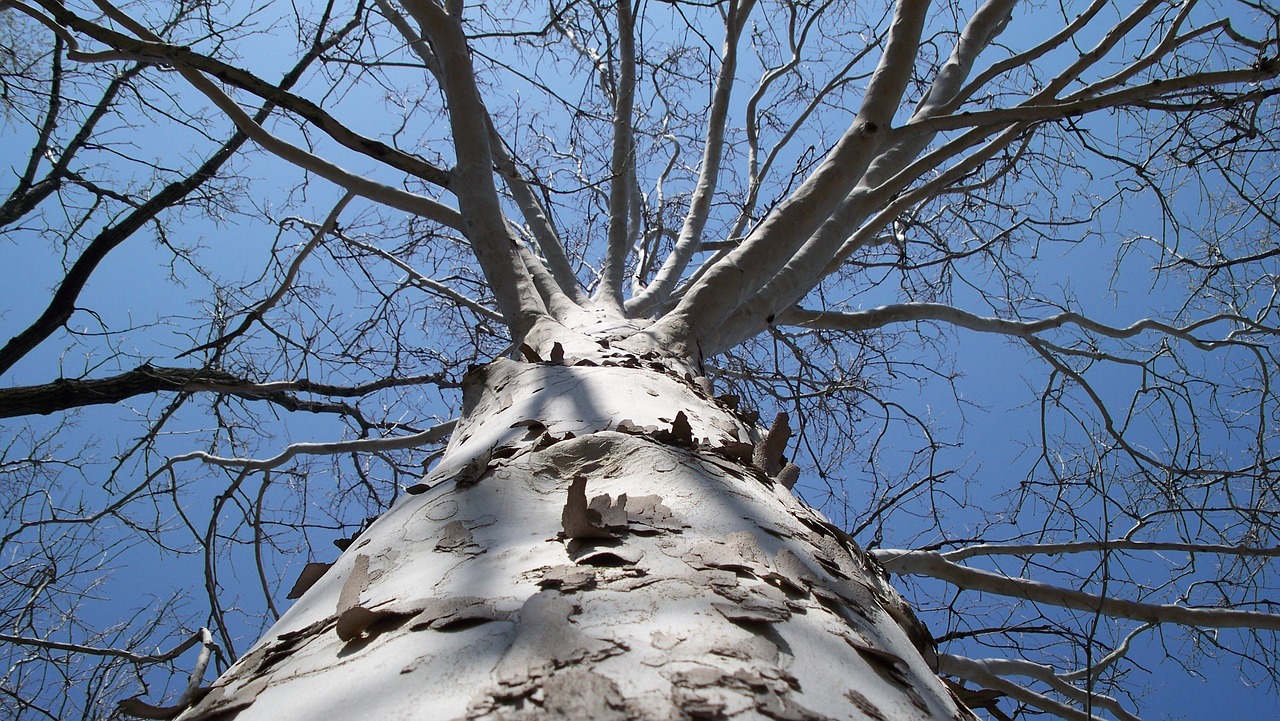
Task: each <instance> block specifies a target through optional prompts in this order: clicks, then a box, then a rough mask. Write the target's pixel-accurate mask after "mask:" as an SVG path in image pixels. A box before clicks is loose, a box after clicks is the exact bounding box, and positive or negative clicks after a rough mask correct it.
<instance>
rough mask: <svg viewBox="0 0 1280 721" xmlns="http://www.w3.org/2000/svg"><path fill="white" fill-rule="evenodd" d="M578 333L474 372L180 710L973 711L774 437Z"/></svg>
mask: <svg viewBox="0 0 1280 721" xmlns="http://www.w3.org/2000/svg"><path fill="white" fill-rule="evenodd" d="M592 345H593V347H594V350H595V352H594V353H593V354H591V353H587V355H593V356H594V357H593V359H592V360H590V361H582V360H580V358H581V357H582V355H583V354H575V355H576V356H577V357H573V358H565V357H564V356H565V352H564V350H563V346H561V345H559V344H556V346H554V347H553V348H552V349H550V350H548V349H545V348H544V349H543V352H544V354H545V355H546V356H547V357H548V358H549V360H547V361H541V360H538V358H539V356H538V354H537V353H535V352H534V351H533V350H532V349H528V348H527V347H526V356H527V357H528V358H529V359H530V360H529V362H518V361H512V360H499V361H496V362H494V363H492V364H490V365H488V366H485V367H483V368H480V369H477V370H475V371H473V372H472V373H471V374H469V375H468V377H467V378H466V381H465V391H464V410H463V418H462V421H461V423H460V424H459V427H458V429H457V431H456V432H455V434H454V438H453V441H452V442H451V444H450V447H449V448H448V450H447V453H446V455H445V457H444V459H443V460H442V462H441V464H440V466H439V467H438V468H437V469H435V470H434V471H433V472H432V473H431V474H430V475H429V476H428V477H427V478H426V479H425V480H424V483H423V484H420V485H419V486H415V487H414V488H412V489H410V491H411V492H414V491H417V493H415V494H414V495H410V496H409V497H407V498H406V499H405V500H404V501H403V502H401V503H400V504H399V505H397V506H396V507H395V508H393V509H392V510H391V511H389V512H388V513H386V514H385V515H384V516H383V517H381V518H379V519H378V520H377V521H375V522H374V523H373V524H372V525H371V526H370V527H369V528H368V529H367V530H365V531H364V532H363V533H362V534H361V535H360V536H359V537H358V538H357V539H356V540H355V541H354V543H352V545H351V546H350V547H349V548H348V549H347V550H346V552H345V553H344V554H343V556H342V557H341V558H340V559H339V560H338V562H337V563H335V564H334V565H333V567H332V568H330V569H329V570H328V571H327V572H326V573H325V574H324V575H323V576H322V577H321V578H320V579H319V580H318V581H317V582H316V583H315V585H314V586H312V587H311V588H310V590H309V591H307V592H306V593H305V594H304V595H303V597H302V598H301V599H300V600H299V601H298V602H297V603H296V604H295V605H294V606H293V607H292V608H291V609H290V610H289V611H288V612H287V613H286V614H285V615H284V617H283V618H281V619H280V621H279V623H277V624H276V625H275V627H274V628H272V629H271V631H270V632H269V633H268V634H267V635H266V637H265V638H264V639H263V640H261V641H260V642H259V643H258V644H257V645H256V646H255V647H254V649H253V650H252V651H251V652H250V653H248V654H247V655H246V656H245V657H244V658H242V659H240V660H239V661H238V662H237V663H236V664H235V665H234V666H233V667H232V668H231V669H230V670H229V671H228V672H227V673H226V674H224V675H223V676H222V678H221V679H219V680H218V681H217V683H216V684H215V685H214V687H213V689H212V690H211V691H210V692H209V693H208V694H207V695H206V696H204V697H203V699H202V700H201V701H200V702H199V703H198V704H197V705H195V706H194V707H192V708H191V709H188V711H187V712H186V714H185V715H184V716H183V718H184V719H189V720H195V719H213V718H217V719H220V720H222V719H230V718H236V719H238V721H248V720H249V719H270V720H271V721H281V720H283V719H295V718H296V719H308V720H310V721H314V720H315V719H410V718H413V719H418V718H421V719H463V718H466V719H535V718H536V719H654V720H655V721H656V720H665V719H717V718H725V719H729V718H732V719H750V718H772V719H828V718H831V719H877V720H879V721H888V720H896V719H969V718H973V716H972V714H971V713H970V712H969V711H968V710H967V709H965V708H964V707H963V706H962V705H961V704H959V703H958V702H957V701H955V700H954V698H953V697H952V696H951V695H950V693H949V692H948V691H947V690H946V688H945V687H944V685H943V684H942V683H941V682H940V681H939V679H938V678H937V676H936V675H935V674H934V673H933V671H931V670H930V659H931V658H932V656H931V654H932V650H931V649H930V648H929V645H928V642H927V640H926V638H927V634H926V633H924V632H923V629H922V628H921V627H920V626H919V624H918V622H916V621H915V619H914V617H913V616H912V615H911V613H910V611H908V610H906V606H905V604H903V602H902V600H901V598H900V597H899V596H898V595H897V594H896V592H894V591H893V590H892V588H890V587H889V585H888V584H887V583H886V581H885V580H884V578H883V577H882V576H881V575H880V573H879V572H878V571H877V570H876V569H875V568H874V567H872V565H871V564H870V562H869V561H868V560H867V558H866V557H865V556H864V555H863V554H862V552H861V551H860V550H859V549H858V548H857V546H856V545H855V544H853V542H852V540H851V539H850V538H849V537H848V536H847V535H846V534H844V533H843V532H841V531H840V530H838V529H837V528H835V527H834V526H832V525H831V524H830V523H829V522H827V521H826V520H825V519H823V518H822V517H821V515H819V514H818V513H817V512H815V511H814V510H812V509H810V508H809V507H807V506H805V505H804V504H803V503H801V502H800V501H799V500H797V499H796V498H795V497H794V496H793V495H792V494H791V492H790V490H788V487H787V485H788V484H787V483H786V481H787V480H788V479H787V478H786V477H787V476H788V475H789V474H790V473H791V472H792V471H791V469H789V468H788V469H787V470H786V471H783V472H781V473H778V467H779V466H784V465H785V464H784V463H783V462H782V461H781V459H780V451H779V450H777V447H778V444H777V443H776V441H777V440H778V437H779V434H778V433H774V434H773V440H772V441H767V440H766V439H765V438H762V437H761V434H760V433H759V432H758V431H756V430H755V429H754V428H753V426H752V425H751V424H750V423H749V422H748V421H747V419H746V418H745V417H743V416H741V415H739V414H738V413H737V411H736V410H734V409H733V408H732V403H729V402H725V401H720V400H716V399H713V398H711V397H710V396H709V395H708V394H707V393H706V392H705V391H704V390H703V389H702V388H701V387H700V385H699V383H698V382H697V381H698V379H695V378H693V376H692V374H689V373H682V372H681V368H680V367H679V364H678V363H675V362H672V361H670V360H669V359H667V360H662V359H660V358H659V357H658V354H656V353H647V354H641V355H636V354H633V353H623V352H621V351H617V350H613V351H611V350H608V349H605V350H601V348H600V346H596V345H594V344H592ZM601 345H604V344H601ZM579 350H580V349H579ZM784 423H785V421H784ZM753 454H754V459H753ZM770 473H776V475H775V476H773V477H771V475H770ZM913 639H914V641H913Z"/></svg>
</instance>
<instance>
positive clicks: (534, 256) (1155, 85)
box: [0, 0, 1280, 719]
mask: <svg viewBox="0 0 1280 721" xmlns="http://www.w3.org/2000/svg"><path fill="white" fill-rule="evenodd" d="M1278 56H1280V9H1277V8H1276V7H1274V6H1273V5H1272V4H1271V3H1268V2H1254V1H1251V0H1198V1H1197V0H1183V1H1181V2H1173V1H1170V0H1146V1H1144V2H1135V3H1116V2H1109V1H1107V0H1093V1H1092V2H1068V1H1064V2H1061V3H1047V2H1018V1H1017V0H986V1H985V2H978V1H976V0H935V1H934V2H928V1H926V0H900V1H899V2H896V3H895V2H887V1H886V2H875V3H868V2H852V0H814V1H809V2H799V1H796V0H791V1H775V0H767V1H766V0H723V1H720V2H695V1H686V0H668V1H664V2H639V3H633V2H630V0H618V1H616V2H612V3H609V2H603V1H602V0H580V1H574V2H562V1H561V0H552V1H551V2H550V3H548V4H546V5H539V4H531V3H523V2H486V3H465V2H463V1H462V0H445V2H443V3H438V2H435V1H433V0H399V1H398V2H392V1H391V0H373V2H366V1H365V0H357V1H356V2H354V3H349V2H344V3H338V2H329V3H324V4H316V5H314V6H310V5H307V4H297V5H295V4H281V3H255V2H240V1H239V0H228V1H227V2H212V1H186V0H176V1H174V2H168V3H152V2H134V3H129V4H122V5H113V4H111V3H110V2H108V0H86V1H84V2H80V1H66V2H60V1H59V0H0V110H2V112H3V119H4V125H3V128H4V130H3V133H4V135H3V137H4V143H3V148H4V149H3V150H2V151H0V158H2V159H3V161H4V166H5V168H6V169H7V172H6V174H5V176H4V180H3V183H2V184H0V194H2V195H3V199H2V200H0V238H2V241H3V245H2V246H0V247H3V252H4V253H5V255H6V257H7V258H8V262H7V263H5V265H4V267H3V268H0V274H3V275H0V279H3V283H4V287H5V289H6V290H5V298H6V300H5V303H4V306H3V308H4V310H3V312H2V313H0V319H2V322H3V328H0V342H3V347H0V373H3V374H4V384H3V385H4V387H3V389H0V417H4V418H5V419H6V421H5V425H4V433H3V434H2V435H0V441H3V443H0V448H3V453H2V455H0V505H2V507H3V509H4V519H5V520H4V524H3V527H2V528H3V530H2V531H0V574H2V575H0V579H3V583H0V642H3V645H0V648H3V652H2V653H3V659H4V663H3V664H0V666H3V667H5V668H7V669H8V670H7V671H6V673H5V675H4V676H2V677H0V699H3V700H0V709H4V710H6V711H8V712H9V715H10V716H11V717H13V718H18V719H27V718H40V717H49V718H62V717H68V716H72V715H77V714H81V713H83V714H85V715H86V716H90V717H98V716H107V715H110V714H111V713H113V712H114V711H113V709H115V704H116V702H117V701H118V700H120V699H121V698H124V697H129V696H145V697H147V698H161V697H165V696H166V694H168V697H169V698H170V699H171V700H172V699H173V698H176V697H177V696H179V695H180V694H182V693H183V689H184V688H187V676H188V675H189V674H190V672H191V668H192V666H193V665H195V664H196V662H194V661H192V656H193V655H195V652H193V651H191V649H194V648H196V647H197V646H198V647H200V648H202V649H203V652H202V654H201V659H202V661H201V662H200V663H201V664H204V663H209V664H211V665H212V666H213V667H215V668H223V667H225V666H226V664H227V663H229V662H230V661H231V660H233V659H234V657H235V656H236V655H237V654H238V653H242V652H243V651H244V650H245V649H246V648H247V647H248V645H249V644H250V643H252V641H253V640H254V639H255V638H256V637H257V635H258V634H259V633H260V632H261V630H262V628H263V627H264V625H265V624H267V623H269V622H270V621H271V620H272V619H273V618H274V617H276V616H278V614H279V612H280V611H281V610H282V608H283V604H284V603H285V599H284V597H285V596H286V595H287V594H288V592H289V590H290V587H291V586H292V584H293V579H294V578H296V577H297V575H298V574H299V573H300V572H301V571H302V565H303V563H304V562H307V561H315V562H325V561H329V560H332V558H333V556H334V555H336V551H335V550H334V548H333V546H332V545H331V544H333V543H337V544H338V545H339V547H342V546H343V543H344V539H349V538H350V537H351V536H353V535H354V534H356V533H358V531H359V529H360V528H361V527H363V526H365V525H367V524H368V522H369V520H370V519H371V518H373V517H376V516H377V515H378V514H379V513H381V512H382V511H384V510H386V509H387V508H388V507H390V505H391V504H392V503H394V502H395V500H396V499H397V498H398V497H400V496H401V495H403V494H404V493H405V489H407V488H409V487H412V486H413V485H414V484H415V483H416V482H417V481H418V479H419V478H420V477H421V476H422V474H423V472H424V471H425V469H427V468H429V467H430V466H431V464H432V463H433V462H434V461H435V460H436V459H437V458H438V457H439V456H440V454H441V452H442V451H441V449H442V447H443V444H444V442H445V441H446V440H447V438H448V435H449V433H450V431H451V429H452V425H451V424H452V420H453V419H454V418H455V417H456V416H457V414H458V412H459V410H460V404H461V399H460V395H459V389H460V387H461V384H462V378H463V376H464V374H465V373H466V372H467V370H468V368H470V367H472V366H474V365H478V364H483V363H485V362H487V361H490V360H492V359H494V358H497V357H500V356H503V355H508V356H514V357H525V358H529V357H531V356H537V354H538V353H546V352H548V351H547V349H546V348H544V347H542V346H541V345H540V344H539V343H538V342H537V341H538V339H540V338H551V337H555V333H556V332H558V331H557V330H556V329H558V328H565V327H567V328H572V329H573V330H574V331H575V332H579V333H582V334H584V336H586V337H590V338H592V339H594V340H597V341H604V342H608V343H614V344H617V345H618V346H619V347H626V348H630V349H634V350H637V351H654V350H655V349H657V350H661V351H662V353H664V354H669V355H672V356H674V357H679V358H682V359H684V361H685V362H686V363H687V366H688V368H689V369H690V370H691V371H692V372H693V373H697V374H701V375H703V376H705V377H706V378H707V379H709V382H710V384H711V385H712V386H713V387H714V388H715V393H717V394H722V395H723V396H726V397H732V398H734V399H735V402H737V403H739V404H741V405H742V407H744V408H754V409H757V410H758V412H759V413H760V414H761V415H762V416H763V417H764V418H765V419H766V420H768V419H771V418H773V417H774V416H775V414H776V413H778V412H779V411H785V412H786V413H788V414H789V417H790V424H791V427H792V428H793V429H794V434H795V435H794V437H793V438H792V439H791V441H790V445H789V446H788V454H789V456H790V459H791V461H792V462H794V463H795V465H796V466H797V468H798V469H799V471H800V474H801V475H800V480H799V482H798V484H797V485H796V490H797V492H799V493H800V494H801V495H802V496H803V497H804V498H805V499H806V500H808V501H809V502H810V503H812V504H813V505H814V506H815V507H817V508H819V509H821V510H822V511H823V512H824V513H826V514H827V516H828V517H830V518H831V519H832V520H833V522H835V523H836V524H837V525H839V526H841V527H842V528H844V529H845V530H847V531H848V532H849V533H850V534H851V535H852V536H853V537H854V538H856V539H857V540H858V541H859V542H860V543H862V544H863V545H865V546H866V547H867V548H868V549H869V550H870V553H871V555H872V556H873V557H874V558H876V559H877V560H878V561H879V562H880V563H881V564H882V565H883V566H884V568H885V569H886V571H887V572H888V573H890V574H892V576H893V578H894V579H895V583H897V584H898V585H899V587H900V588H902V589H903V590H904V595H905V596H906V597H907V599H908V600H909V601H911V602H912V604H913V605H914V606H915V608H916V611H917V613H918V614H919V615H920V616H921V617H922V618H923V619H924V620H925V622H926V623H927V624H928V625H929V627H930V629H931V631H932V633H933V636H934V640H935V641H936V642H937V643H938V648H939V652H940V656H939V669H938V670H939V673H941V674H942V675H944V676H946V677H949V678H951V679H953V680H954V682H955V683H956V684H957V686H956V688H957V689H959V690H961V691H963V692H964V693H967V694H971V695H970V696H969V697H968V698H967V700H968V701H969V703H970V705H972V706H973V707H974V708H975V709H985V711H980V712H984V713H987V714H988V715H989V716H990V717H991V718H996V719H1001V718H1016V717H1020V716H1023V715H1029V714H1031V713H1036V712H1041V711H1043V712H1048V713H1051V714H1056V715H1058V716H1060V717H1062V718H1068V719H1074V718H1087V717H1088V716H1089V715H1090V714H1095V715H1099V716H1109V717H1112V718H1117V719H1131V718H1135V717H1136V715H1140V714H1141V713H1142V711H1143V710H1144V708H1148V707H1152V706H1154V704H1153V702H1152V701H1151V700H1150V699H1148V698H1146V697H1145V694H1146V689H1147V688H1149V687H1151V686H1159V685H1160V684H1161V683H1162V682H1166V681H1167V679H1170V678H1174V677H1180V676H1178V675H1179V674H1183V673H1190V674H1192V675H1196V674H1199V673H1201V672H1202V670H1203V669H1204V668H1205V667H1204V666H1202V665H1201V664H1204V663H1211V661H1207V660H1206V659H1213V658H1220V659H1225V660H1226V661H1227V662H1229V663H1230V664H1232V668H1236V669H1238V672H1239V674H1240V675H1241V678H1242V679H1245V680H1246V681H1247V682H1249V683H1252V684H1261V685H1264V686H1267V687H1268V688H1270V687H1272V686H1273V684H1274V683H1275V681H1276V669H1277V668H1280V647H1278V646H1277V636H1276V634H1275V631H1276V630H1277V629H1278V628H1280V615H1278V614H1277V613H1276V612H1275V611H1276V609H1275V608H1274V604H1275V595H1276V591H1277V586H1276V580H1275V578H1274V572H1275V564H1274V560H1273V559H1275V558H1276V557H1277V556H1278V555H1280V542H1278V539H1277V534H1278V533H1280V516H1278V515H1277V514H1280V493H1278V492H1280V480H1278V479H1277V477H1276V471H1275V468H1274V466H1275V464H1276V463H1277V458H1278V455H1277V454H1278V453H1280V438H1278V437H1277V433H1276V428H1275V426H1276V424H1277V423H1280V418H1277V413H1278V412H1280V405H1278V404H1277V401H1278V399H1277V397H1276V394H1275V392H1274V391H1273V389H1272V387H1271V376H1272V374H1273V372H1274V371H1275V370H1276V368H1277V364H1276V357H1275V356H1274V355H1273V352H1274V350H1275V347H1276V341H1277V337H1276V333H1277V321H1276V317H1275V312H1276V302H1277V300H1276V298H1277V283H1276V279H1277V273H1278V272H1280V265H1278V264H1277V263H1278V258H1280V245H1277V240H1276V238H1277V231H1278V230H1280V216H1278V213H1280V207H1278V200H1280V197H1278V196H1280V188H1278V187H1277V185H1276V177H1277V170H1278V168H1277V159H1278V157H1280V156H1278V155H1277V150H1278V149H1277V147H1276V146H1275V142H1276V138H1277V137H1280V131H1278V130H1277V127H1276V126H1277V101H1276V98H1275V96H1276V94H1277V92H1280V85H1278V84H1277V81H1276V77H1277V75H1278V74H1280V59H1278ZM184 653H185V654H186V655H183V654H184ZM200 669H201V671H203V669H204V666H203V665H201V666H200ZM196 681H198V679H196ZM1157 708H1158V706H1157Z"/></svg>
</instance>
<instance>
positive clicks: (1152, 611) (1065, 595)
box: [876, 550, 1280, 631]
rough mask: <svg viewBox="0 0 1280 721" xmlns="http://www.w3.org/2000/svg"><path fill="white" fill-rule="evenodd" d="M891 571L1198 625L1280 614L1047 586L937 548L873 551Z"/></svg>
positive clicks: (1274, 621)
mask: <svg viewBox="0 0 1280 721" xmlns="http://www.w3.org/2000/svg"><path fill="white" fill-rule="evenodd" d="M876 560H878V561H880V563H881V565H883V566H884V568H885V570H886V571H889V572H890V573H899V574H912V575H916V576H928V577H930V578H936V579H938V580H940V581H945V582H947V583H950V584H951V585H953V586H956V587H958V588H962V589H965V590H971V591H982V592H985V593H993V594H996V595H999V596H1007V597H1010V598H1021V599H1025V600H1027V601H1031V602H1033V603H1043V604H1047V605H1050V606H1060V607H1062V608H1069V609H1072V610H1074V611H1085V612H1088V613H1099V614H1102V615H1103V616H1110V617H1112V618H1127V619H1130V620H1134V621H1143V622H1146V623H1156V624H1160V623H1175V624H1178V625H1181V626H1191V627H1197V626H1198V627H1201V628H1252V629H1258V630H1265V631H1280V615H1277V614H1270V613H1259V612H1256V611H1240V610H1237V609H1227V608H1192V607H1188V606H1177V605H1173V604H1153V603H1141V602H1139V601H1127V600H1123V599H1118V598H1110V597H1108V596H1102V595H1098V594H1093V593H1085V592H1084V591H1077V590H1075V589H1070V588H1062V587H1060V586H1052V585H1050V584H1047V583H1042V582H1040V581H1033V580H1031V579H1028V578H1014V577H1010V576H1005V575H1002V574H998V573H992V572H990V571H983V570H979V569H976V568H969V567H968V566H962V565H960V564H958V563H953V562H951V561H948V560H947V559H946V558H945V557H944V556H943V555H942V554H941V553H938V552H936V551H887V550H880V551H877V552H876Z"/></svg>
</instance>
